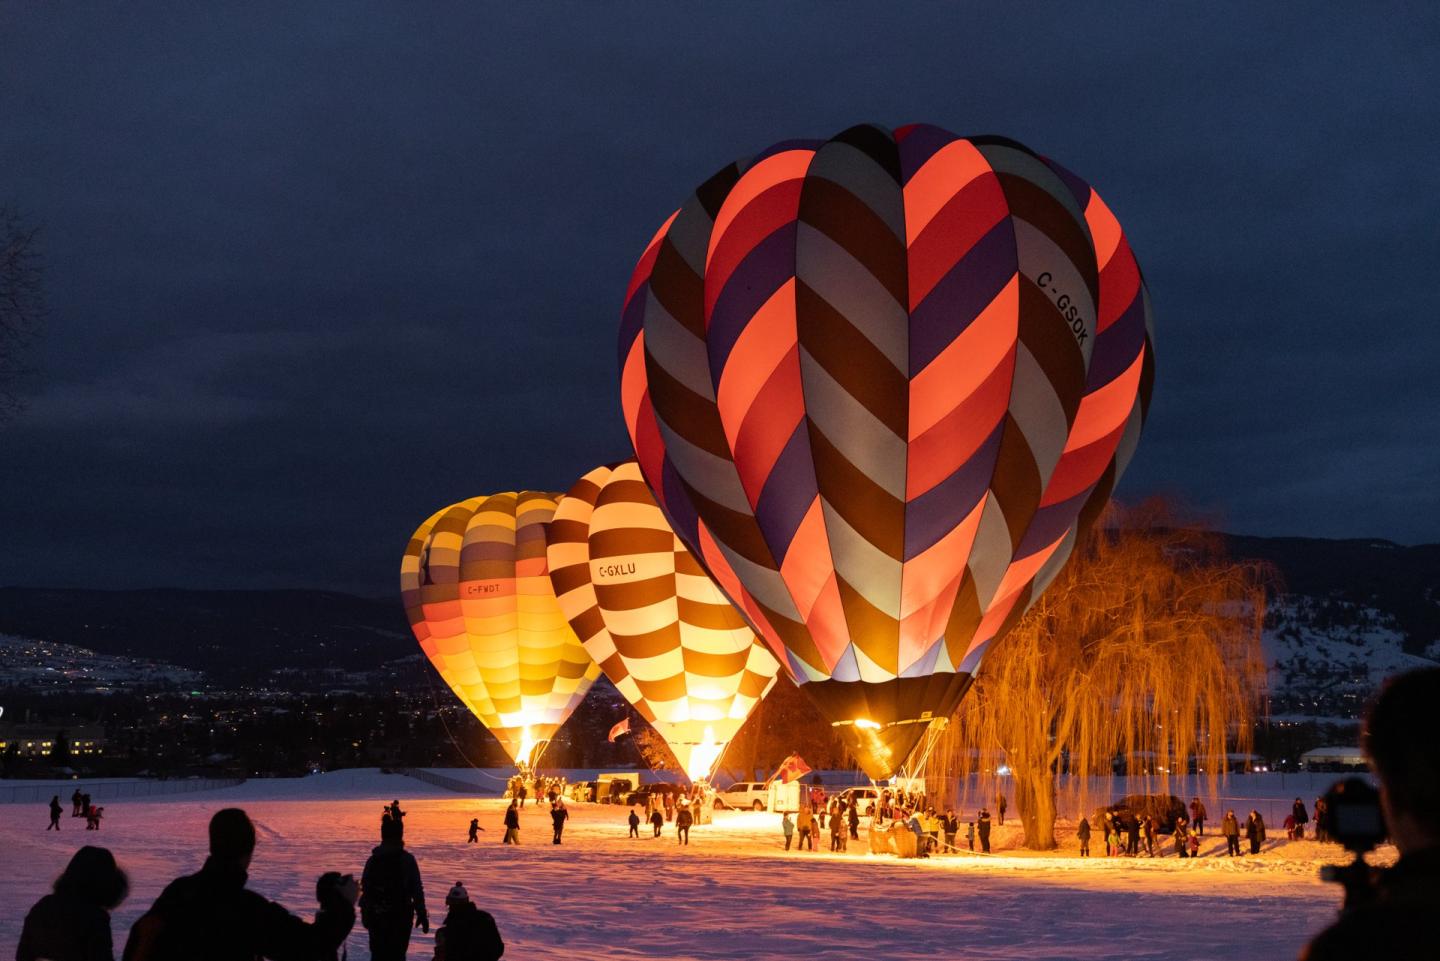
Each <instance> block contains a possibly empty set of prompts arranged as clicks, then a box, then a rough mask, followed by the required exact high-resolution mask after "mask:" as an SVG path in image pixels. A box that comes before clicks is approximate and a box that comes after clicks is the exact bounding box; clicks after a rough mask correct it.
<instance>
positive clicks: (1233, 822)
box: [1220, 811, 1240, 858]
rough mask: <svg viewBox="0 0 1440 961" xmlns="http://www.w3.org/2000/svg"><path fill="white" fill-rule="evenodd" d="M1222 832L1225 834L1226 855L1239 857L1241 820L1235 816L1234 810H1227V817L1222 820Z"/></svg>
mask: <svg viewBox="0 0 1440 961" xmlns="http://www.w3.org/2000/svg"><path fill="white" fill-rule="evenodd" d="M1220 833H1221V834H1223V835H1225V855H1226V856H1227V857H1232V858H1238V857H1239V856H1240V821H1239V819H1238V818H1236V817H1235V812H1234V811H1226V812H1225V817H1224V818H1222V819H1221V821H1220Z"/></svg>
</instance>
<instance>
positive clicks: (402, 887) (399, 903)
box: [360, 844, 426, 930]
mask: <svg viewBox="0 0 1440 961" xmlns="http://www.w3.org/2000/svg"><path fill="white" fill-rule="evenodd" d="M360 918H361V921H362V922H363V923H364V925H365V927H366V928H367V929H370V930H374V929H375V928H377V927H379V928H382V929H383V928H404V929H405V930H409V928H410V926H411V925H413V924H414V923H415V920H416V918H420V919H422V920H425V919H426V913H425V888H424V886H423V885H421V883H420V866H419V865H418V864H416V863H415V855H413V854H411V853H410V852H409V851H407V850H405V849H404V848H403V847H401V846H400V845H398V844H381V845H380V846H379V847H377V848H375V849H374V850H373V851H371V852H370V860H368V861H366V862H365V872H364V873H363V874H362V875H361V876H360Z"/></svg>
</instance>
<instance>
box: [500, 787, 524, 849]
mask: <svg viewBox="0 0 1440 961" xmlns="http://www.w3.org/2000/svg"><path fill="white" fill-rule="evenodd" d="M523 803H524V801H523V798H522V799H521V800H518V801H517V799H516V798H511V799H510V806H509V807H508V808H506V809H505V837H503V838H501V839H500V843H501V844H519V843H520V808H519V804H523Z"/></svg>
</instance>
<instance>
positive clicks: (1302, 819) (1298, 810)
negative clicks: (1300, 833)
mask: <svg viewBox="0 0 1440 961" xmlns="http://www.w3.org/2000/svg"><path fill="white" fill-rule="evenodd" d="M1290 813H1291V815H1292V816H1294V818H1295V823H1296V824H1309V823H1310V815H1309V814H1306V813H1305V802H1304V801H1296V802H1295V804H1294V806H1293V807H1291V808H1290Z"/></svg>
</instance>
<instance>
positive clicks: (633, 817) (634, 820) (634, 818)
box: [630, 811, 640, 828]
mask: <svg viewBox="0 0 1440 961" xmlns="http://www.w3.org/2000/svg"><path fill="white" fill-rule="evenodd" d="M630 826H631V827H632V828H638V827H639V826H640V815H638V814H636V813H635V812H634V811H631V812H630Z"/></svg>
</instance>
